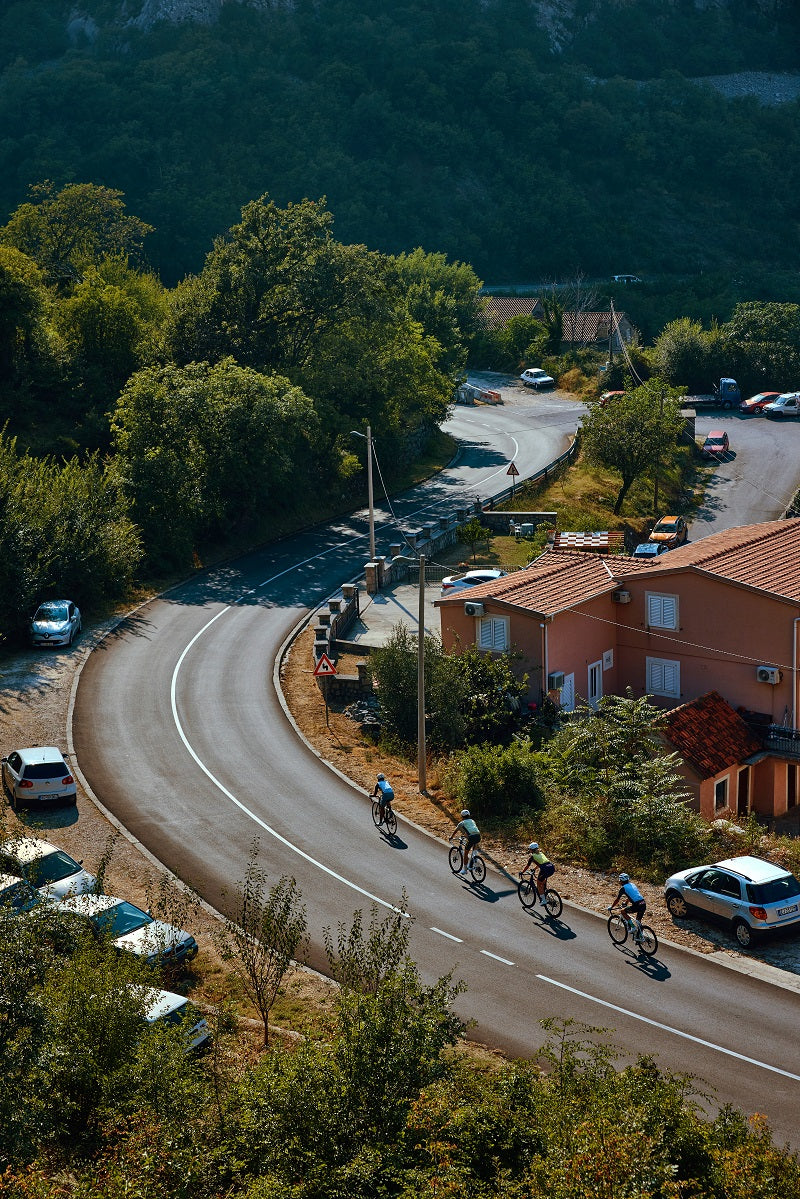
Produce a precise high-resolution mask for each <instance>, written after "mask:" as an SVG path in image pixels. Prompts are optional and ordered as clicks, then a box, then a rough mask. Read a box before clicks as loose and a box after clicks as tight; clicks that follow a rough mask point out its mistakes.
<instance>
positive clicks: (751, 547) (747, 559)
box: [649, 517, 800, 602]
mask: <svg viewBox="0 0 800 1199" xmlns="http://www.w3.org/2000/svg"><path fill="white" fill-rule="evenodd" d="M686 567H691V568H693V569H695V570H699V571H702V572H703V573H705V574H712V575H717V576H718V577H719V578H722V579H728V580H730V581H731V582H733V583H743V584H745V585H746V586H748V587H757V588H758V589H759V590H761V591H768V592H770V593H771V594H773V595H779V596H782V597H783V598H784V599H789V600H794V601H797V602H800V517H798V518H795V519H793V520H770V521H766V522H765V523H764V524H760V525H740V526H739V527H738V528H735V529H725V530H723V531H722V532H721V533H712V534H711V536H710V537H701V538H700V539H699V540H698V541H692V542H688V543H687V544H686V545H682V546H680V547H679V548H678V549H675V550H670V552H669V553H668V554H664V555H663V556H662V557H661V558H659V559H658V560H657V561H656V562H653V563H652V564H651V566H650V568H649V569H650V571H651V572H652V573H659V574H669V573H670V572H671V571H674V570H678V569H682V568H686Z"/></svg>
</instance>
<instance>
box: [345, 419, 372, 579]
mask: <svg viewBox="0 0 800 1199" xmlns="http://www.w3.org/2000/svg"><path fill="white" fill-rule="evenodd" d="M350 433H351V435H352V436H353V437H364V440H365V441H366V443H367V492H368V495H369V560H370V562H374V561H375V504H374V497H373V494H372V429H371V428H370V426H369V425H367V432H366V436H365V435H364V434H363V433H359V431H358V429H351V430H350Z"/></svg>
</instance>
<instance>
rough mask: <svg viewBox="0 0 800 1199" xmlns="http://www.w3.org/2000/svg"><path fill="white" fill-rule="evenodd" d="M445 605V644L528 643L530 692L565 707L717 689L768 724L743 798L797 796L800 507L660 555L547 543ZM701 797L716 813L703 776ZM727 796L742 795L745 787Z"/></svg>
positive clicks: (779, 805)
mask: <svg viewBox="0 0 800 1199" xmlns="http://www.w3.org/2000/svg"><path fill="white" fill-rule="evenodd" d="M438 606H439V608H440V613H441V628H442V640H443V641H444V644H445V646H446V647H447V648H453V647H455V646H457V645H458V644H462V645H464V644H467V643H471V642H474V643H476V644H477V645H478V646H479V648H483V649H486V650H487V651H489V652H491V651H492V650H496V651H497V650H506V649H514V650H516V651H518V652H519V653H520V654H521V667H522V669H524V670H525V671H526V672H527V674H528V675H529V676H530V683H531V691H532V692H533V695H534V696H535V697H536V698H541V697H542V696H543V695H544V694H549V695H551V696H552V697H553V698H554V699H556V700H557V701H558V702H559V703H560V704H561V705H562V707H564V708H566V709H569V710H571V709H572V708H573V707H574V705H575V703H576V702H577V700H578V699H579V698H582V699H585V700H586V701H588V702H589V703H592V704H595V703H597V702H598V700H599V699H600V698H601V697H602V696H603V695H604V694H622V693H624V692H625V690H626V688H628V687H630V688H631V689H632V691H633V693H634V694H635V695H645V694H646V695H651V696H653V698H654V701H655V702H656V703H659V704H661V705H663V706H664V707H665V708H668V709H672V708H676V707H679V706H681V705H685V704H687V703H689V702H691V701H694V700H698V699H699V698H700V697H701V696H705V695H707V694H708V693H709V692H711V691H716V692H718V693H719V695H720V696H721V697H724V700H725V701H727V706H729V707H730V708H732V709H734V710H739V711H741V712H744V713H746V714H747V717H748V722H749V724H750V725H751V727H754V726H755V725H760V726H761V727H762V729H763V736H762V738H761V740H760V741H759V746H760V747H762V748H763V752H764V755H765V756H764V757H763V758H762V759H760V761H759V762H758V763H750V764H749V765H748V770H750V771H751V773H750V774H749V775H748V791H747V800H746V803H747V810H749V809H750V808H753V809H755V810H757V811H764V812H765V813H768V814H770V815H780V814H782V813H783V812H785V811H786V810H787V808H789V807H791V806H793V805H795V804H796V803H797V799H798V795H797V782H798V780H797V761H800V734H797V735H796V734H795V731H796V730H798V728H799V727H800V723H799V722H798V714H799V711H800V694H799V687H800V679H799V677H798V676H799V675H800V658H799V657H798V651H799V649H800V519H795V520H784V521H771V522H769V523H766V524H761V525H747V526H743V527H741V528H737V529H729V530H726V531H724V532H722V533H716V534H714V535H712V536H710V537H706V538H703V539H701V540H699V541H696V542H692V543H690V544H687V545H684V546H682V547H680V548H679V549H675V550H671V551H670V552H669V553H668V554H664V555H663V556H662V557H661V558H659V559H657V560H656V561H654V562H652V563H648V562H639V561H634V560H632V559H630V558H623V557H619V556H608V557H603V556H599V555H595V554H591V555H589V554H585V553H579V552H569V551H563V550H549V551H548V552H546V553H544V554H543V555H542V556H541V557H540V558H537V559H536V561H535V562H533V563H532V564H531V565H530V566H529V567H527V568H526V569H525V570H522V571H518V572H515V573H513V574H510V575H508V576H506V577H505V578H502V579H499V580H497V581H496V582H493V583H485V584H483V585H481V586H480V587H475V588H471V589H470V590H469V591H468V592H460V593H459V594H458V595H456V596H453V597H452V598H448V599H442V600H439V601H438ZM707 735H708V736H709V737H714V736H715V729H714V726H713V722H711V721H709V726H708V729H707ZM749 756H752V755H749ZM793 759H794V760H793ZM756 766H758V769H755V767H756ZM736 786H737V787H738V786H739V784H738V781H737V783H736ZM742 787H744V783H742ZM707 790H708V789H707V788H706V791H707ZM704 794H705V792H704ZM720 794H721V791H720V790H717V791H716V792H715V795H716V799H715V800H714V810H718V809H719V808H720V804H719V797H720ZM697 799H698V804H699V806H701V807H702V808H703V810H704V815H706V814H708V810H707V809H708V807H709V805H708V803H706V802H703V798H702V796H701V794H700V788H698V791H697ZM728 799H729V800H730V801H732V802H729V803H728V805H727V806H728V807H731V806H732V807H733V808H736V807H737V806H740V805H739V800H738V792H737V796H736V797H735V796H734V795H733V794H731V795H729V796H728Z"/></svg>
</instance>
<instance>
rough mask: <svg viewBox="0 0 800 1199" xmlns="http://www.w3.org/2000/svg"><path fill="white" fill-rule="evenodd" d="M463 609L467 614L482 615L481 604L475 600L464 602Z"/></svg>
mask: <svg viewBox="0 0 800 1199" xmlns="http://www.w3.org/2000/svg"><path fill="white" fill-rule="evenodd" d="M464 611H465V612H466V614H467V616H483V612H484V608H483V604H478V603H475V602H473V603H466V604H464Z"/></svg>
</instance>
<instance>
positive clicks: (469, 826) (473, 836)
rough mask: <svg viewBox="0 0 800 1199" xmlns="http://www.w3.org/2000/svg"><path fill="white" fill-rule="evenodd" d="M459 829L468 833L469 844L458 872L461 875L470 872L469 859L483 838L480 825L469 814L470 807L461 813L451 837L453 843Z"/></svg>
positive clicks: (465, 848)
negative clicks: (479, 828) (479, 829)
mask: <svg viewBox="0 0 800 1199" xmlns="http://www.w3.org/2000/svg"><path fill="white" fill-rule="evenodd" d="M459 829H463V831H464V832H465V833H466V836H467V844H466V846H465V847H464V865H463V866H462V867H461V869H460V870H459V872H458V873H459V874H461V875H466V874H467V873H468V872H469V860H470V857H471V856H472V850H473V848H474V847H475V846H476V845H477V844H478V842H479V841H480V839H481V834H480V832H479V831H478V826H477V824H476V823H475V821H474V820H473V819H472V817H471V816H470V814H469V808H464V809H463V811H462V813H461V819H460V821H459V822H458V824H457V825H456V827H455V828H454V829H453V833H452V836H451V837H450V842H451V843H452V841H453V837H455V835H456V833H457V832H458V831H459Z"/></svg>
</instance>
